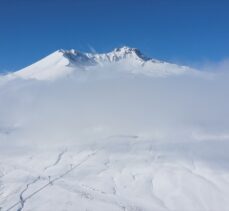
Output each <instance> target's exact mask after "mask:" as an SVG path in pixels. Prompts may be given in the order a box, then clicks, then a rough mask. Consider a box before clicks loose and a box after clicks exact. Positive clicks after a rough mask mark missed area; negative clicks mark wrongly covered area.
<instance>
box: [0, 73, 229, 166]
mask: <svg viewBox="0 0 229 211" xmlns="http://www.w3.org/2000/svg"><path fill="white" fill-rule="evenodd" d="M228 79H229V76H228V74H227V73H225V72H222V71H221V72H220V73H219V74H218V73H217V71H214V76H213V77H210V78H209V77H198V76H191V75H186V76H170V77H165V78H154V77H148V76H140V75H136V76H134V75H131V74H123V73H122V72H118V73H115V74H108V75H101V71H100V69H98V70H94V71H93V72H87V73H81V74H80V76H79V75H73V76H71V77H68V78H65V79H62V80H57V81H53V82H43V81H36V80H19V79H18V80H11V81H8V82H4V80H3V81H2V84H1V88H0V90H1V91H0V108H1V109H0V116H1V118H0V138H1V148H2V149H4V147H5V148H7V149H8V148H9V149H10V147H12V146H22V147H23V146H28V145H30V144H31V146H36V147H45V146H48V145H50V144H51V145H58V144H63V143H64V144H77V143H82V142H87V141H91V140H102V139H105V138H107V137H111V136H119V135H122V136H129V135H130V136H138V137H141V138H142V139H148V140H152V141H154V142H155V143H156V142H158V143H165V145H163V144H162V145H161V147H162V149H163V150H169V149H173V148H174V146H175V147H178V148H177V150H175V151H176V152H177V151H179V153H180V155H181V156H182V154H183V153H186V152H187V151H190V150H192V151H195V153H196V154H198V156H199V157H202V159H204V160H206V161H208V162H210V161H211V162H212V160H214V159H213V158H214V157H215V159H216V160H218V161H222V162H221V163H225V161H228V160H229V158H228V156H227V153H226V152H227V151H225V150H228V147H229V145H228V138H229V128H228V125H229V119H228V116H229V109H228V108H229V99H228V96H227V90H228V89H229V85H228ZM164 146H166V147H165V148H164ZM179 146H180V148H182V149H184V150H183V151H182V150H179ZM203 148H205V151H204V153H205V154H204V155H201V154H202V153H203V150H202V149H203ZM222 150H223V151H225V153H221V152H223V151H222ZM203 157H204V158H203ZM219 165H220V164H219ZM221 166H223V165H221Z"/></svg>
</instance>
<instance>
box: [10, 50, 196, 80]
mask: <svg viewBox="0 0 229 211" xmlns="http://www.w3.org/2000/svg"><path fill="white" fill-rule="evenodd" d="M98 67H100V68H101V67H102V68H107V69H108V70H109V69H114V68H117V70H122V71H124V72H127V73H130V74H144V75H149V76H157V77H158V76H160V77H165V76H168V75H174V74H175V75H177V74H179V75H180V74H184V73H191V72H195V70H193V69H191V68H189V67H186V66H179V65H176V64H172V63H168V62H162V61H159V60H156V59H152V58H149V57H147V56H145V55H144V54H143V53H141V51H140V50H139V49H137V48H130V47H127V46H123V47H121V48H115V49H114V50H113V51H111V52H108V53H82V52H80V51H77V50H74V49H72V50H63V49H61V50H57V51H55V52H54V53H52V54H50V55H48V56H47V57H45V58H43V59H41V60H40V61H38V62H36V63H34V64H32V65H30V66H28V67H26V68H23V69H22V70H19V71H16V72H14V73H11V74H10V76H11V77H12V76H13V77H20V78H24V79H37V80H54V79H58V78H61V77H64V76H66V75H69V74H72V73H74V72H76V71H79V70H84V71H88V70H95V69H97V68H98ZM111 67H112V68H111Z"/></svg>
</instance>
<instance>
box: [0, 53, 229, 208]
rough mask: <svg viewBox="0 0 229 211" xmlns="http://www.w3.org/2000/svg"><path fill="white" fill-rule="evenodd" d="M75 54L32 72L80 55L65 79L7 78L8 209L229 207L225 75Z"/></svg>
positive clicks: (2, 182) (2, 197) (2, 186)
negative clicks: (149, 69) (146, 69)
mask: <svg viewBox="0 0 229 211" xmlns="http://www.w3.org/2000/svg"><path fill="white" fill-rule="evenodd" d="M116 51H117V52H119V51H120V50H118V49H116ZM65 53H66V52H65ZM68 53H70V54H71V55H73V54H74V55H77V59H78V60H77V61H76V58H74V57H73V58H71V63H69V59H66V55H65V56H63V52H60V51H58V52H56V53H54V54H52V55H51V56H50V57H51V58H55V59H54V60H52V59H50V58H49V60H52V61H53V63H46V62H45V60H44V61H41V62H38V63H36V64H34V65H32V66H31V67H28V68H26V69H25V70H26V74H27V73H28V72H33V71H35V72H36V71H38V69H40V71H42V70H43V69H46V68H50V69H52V68H54V69H55V65H57V66H58V67H60V66H62V65H63V66H64V69H61V71H63V72H65V67H66V69H68V70H69V68H70V69H71V68H72V65H71V64H72V63H74V62H77V63H78V62H79V61H80V63H81V67H80V68H79V69H78V70H79V71H77V72H75V71H76V69H75V67H74V68H72V71H74V72H75V73H74V74H72V73H69V75H68V77H66V76H65V77H58V79H59V80H54V81H49V80H46V79H47V78H46V76H47V75H45V74H46V72H45V71H44V73H41V75H42V74H44V75H43V76H44V77H43V78H39V79H40V80H24V79H21V78H20V77H19V78H18V77H15V78H14V80H8V79H7V78H4V79H3V80H2V81H1V84H0V108H1V109H0V117H1V118H0V207H1V210H3V211H6V210H7V211H10V210H16V211H19V210H20V211H26V210H28V211H29V210H33V211H36V210H37V211H40V210H42V211H45V210H47V211H50V210H55V211H58V210H68V211H71V210H72V211H73V210H74V211H75V210H90V211H95V210H99V211H101V210H111V211H115V210H126V211H136V210H142V211H152V210H157V211H160V210H169V211H181V210H182V211H183V210H185V211H219V210H220V211H227V210H229V201H228V197H229V140H228V139H229V129H228V125H229V119H228V118H227V117H228V113H229V111H228V107H229V100H228V96H227V93H226V90H228V88H229V85H228V79H229V78H228V77H229V76H228V74H226V73H222V74H217V73H214V75H212V76H211V78H209V77H202V75H208V74H207V73H204V72H202V73H201V74H200V75H201V77H199V74H197V75H196V74H178V75H176V77H173V74H168V75H167V77H151V75H150V76H148V74H142V71H143V69H142V68H143V66H142V65H140V66H139V67H138V68H137V66H135V68H136V71H137V72H140V73H141V74H132V72H131V73H130V72H126V71H123V70H126V69H125V68H126V67H125V65H124V63H125V62H126V61H127V60H123V59H122V61H119V64H117V63H116V62H117V61H116V62H115V63H112V65H111V64H108V65H107V64H104V63H103V65H98V64H96V65H95V64H94V63H93V62H91V63H90V65H88V61H86V60H87V59H86V58H85V57H84V56H83V55H81V54H80V53H79V52H76V51H71V52H68ZM79 54H80V58H79ZM56 58H59V59H56ZM57 60H58V62H56V61H57ZM145 60H146V61H147V62H148V61H150V60H148V59H147V58H146V59H145ZM73 61H74V62H73ZM90 61H92V60H90ZM94 61H95V60H94ZM124 61H125V62H124ZM129 61H130V60H129ZM85 62H86V63H85ZM59 64H61V65H60V66H59ZM85 64H87V65H86V66H87V67H89V66H90V68H92V69H90V70H91V71H88V70H86V71H84V70H83V69H82V67H85ZM35 67H36V68H35ZM108 67H109V68H108ZM29 68H31V69H30V71H29ZM33 68H34V69H33ZM35 69H36V70H35ZM156 69H157V68H156ZM157 71H159V70H157ZM54 72H55V71H54ZM15 74H19V72H18V73H15ZM37 74H38V75H39V74H40V72H39V71H38V72H36V76H37ZM54 75H55V74H54ZM64 75H65V73H64ZM49 77H50V75H49V76H48V78H49ZM25 78H26V79H28V78H30V77H25ZM31 78H33V79H35V78H34V77H31ZM37 79H38V78H37ZM43 79H45V80H43ZM53 79H54V78H53Z"/></svg>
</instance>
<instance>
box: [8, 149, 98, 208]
mask: <svg viewBox="0 0 229 211" xmlns="http://www.w3.org/2000/svg"><path fill="white" fill-rule="evenodd" d="M100 150H101V149H99V150H97V151H95V152H92V153H91V154H88V155H87V156H86V157H85V158H84V159H83V160H82V161H80V162H79V163H77V164H75V165H73V166H72V167H71V168H70V169H69V170H67V171H66V172H64V173H63V174H61V175H59V176H57V177H55V178H54V179H52V180H50V181H49V182H48V183H47V184H45V185H43V186H41V187H40V188H38V189H37V190H35V191H34V192H32V193H31V194H30V195H28V196H27V197H25V198H23V206H24V204H25V202H26V201H27V200H28V199H30V198H32V197H33V196H35V195H36V194H38V193H39V192H41V191H42V190H44V189H46V188H47V187H48V186H50V185H53V183H54V182H56V181H58V180H60V179H61V178H63V177H65V176H66V175H68V174H69V173H71V172H72V171H73V170H75V169H76V168H78V167H80V166H81V165H82V164H84V163H85V162H86V161H88V160H89V159H90V158H92V157H93V156H95V155H96V154H97V152H98V151H100ZM27 189H28V187H27V188H26V190H27ZM23 192H24V191H23ZM20 197H21V195H20ZM18 205H22V200H21V198H20V201H18V202H16V203H15V204H13V205H12V206H10V207H9V208H7V209H6V210H5V211H10V210H12V209H13V208H15V207H17V206H18ZM18 210H22V209H21V208H19V209H18Z"/></svg>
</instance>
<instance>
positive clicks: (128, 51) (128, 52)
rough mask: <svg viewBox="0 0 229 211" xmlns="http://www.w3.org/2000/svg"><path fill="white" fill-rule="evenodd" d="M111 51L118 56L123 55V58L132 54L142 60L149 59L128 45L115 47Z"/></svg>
mask: <svg viewBox="0 0 229 211" xmlns="http://www.w3.org/2000/svg"><path fill="white" fill-rule="evenodd" d="M113 53H115V54H117V55H119V56H123V57H124V58H126V57H127V56H130V55H131V56H133V57H135V58H138V59H141V60H144V61H148V60H150V58H148V57H146V56H145V55H144V54H143V53H142V52H141V51H140V50H139V49H137V48H131V47H129V46H123V47H120V48H115V49H114V50H113Z"/></svg>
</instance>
